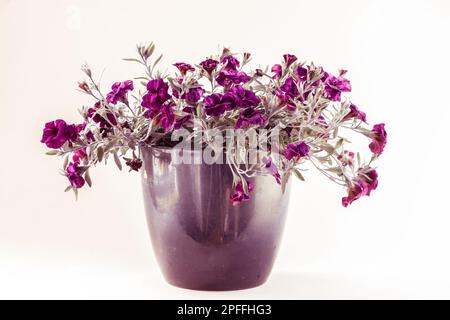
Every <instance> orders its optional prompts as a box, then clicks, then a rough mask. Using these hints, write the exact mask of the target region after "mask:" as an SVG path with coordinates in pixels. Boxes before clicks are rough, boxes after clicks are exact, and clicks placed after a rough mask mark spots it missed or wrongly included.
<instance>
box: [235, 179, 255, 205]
mask: <svg viewBox="0 0 450 320" xmlns="http://www.w3.org/2000/svg"><path fill="white" fill-rule="evenodd" d="M246 182H247V189H248V192H249V193H250V192H252V191H253V188H254V185H253V183H252V182H251V181H246ZM230 200H231V201H232V202H233V206H236V205H238V204H240V203H241V202H244V201H248V200H250V195H249V194H247V193H246V192H245V191H244V187H243V185H242V181H239V182H238V184H237V185H236V187H235V188H234V193H233V194H232V195H230Z"/></svg>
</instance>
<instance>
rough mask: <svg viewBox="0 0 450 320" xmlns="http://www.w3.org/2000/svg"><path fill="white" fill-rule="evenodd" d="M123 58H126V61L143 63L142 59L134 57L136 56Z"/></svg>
mask: <svg viewBox="0 0 450 320" xmlns="http://www.w3.org/2000/svg"><path fill="white" fill-rule="evenodd" d="M122 60H124V61H131V62H137V63H140V64H142V61H139V60H138V59H134V58H125V59H122Z"/></svg>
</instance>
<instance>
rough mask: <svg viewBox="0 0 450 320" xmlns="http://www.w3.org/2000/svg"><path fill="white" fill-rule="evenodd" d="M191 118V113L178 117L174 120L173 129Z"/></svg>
mask: <svg viewBox="0 0 450 320" xmlns="http://www.w3.org/2000/svg"><path fill="white" fill-rule="evenodd" d="M191 119H192V115H191V114H188V115H185V116H184V117H181V118H180V119H178V120H177V121H175V124H174V128H175V129H180V128H181V127H182V126H183V125H184V124H186V123H187V122H189V121H190V120H191Z"/></svg>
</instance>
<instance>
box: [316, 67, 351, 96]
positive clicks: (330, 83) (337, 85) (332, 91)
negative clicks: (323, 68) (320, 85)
mask: <svg viewBox="0 0 450 320" xmlns="http://www.w3.org/2000/svg"><path fill="white" fill-rule="evenodd" d="M322 79H323V81H324V83H325V92H326V93H327V94H328V97H329V98H330V100H332V101H341V93H342V92H350V91H351V90H352V87H351V85H350V81H349V80H347V79H345V78H343V77H335V76H333V75H331V74H328V73H327V72H325V73H324V77H323V78H322Z"/></svg>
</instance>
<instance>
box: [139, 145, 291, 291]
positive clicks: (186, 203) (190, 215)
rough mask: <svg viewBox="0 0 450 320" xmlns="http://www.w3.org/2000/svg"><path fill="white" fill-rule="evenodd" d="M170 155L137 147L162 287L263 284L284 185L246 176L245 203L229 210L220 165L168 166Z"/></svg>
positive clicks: (226, 171)
mask: <svg viewBox="0 0 450 320" xmlns="http://www.w3.org/2000/svg"><path fill="white" fill-rule="evenodd" d="M174 152H175V151H174V150H173V149H162V148H149V147H143V148H142V155H143V161H144V166H143V169H142V186H143V192H144V203H145V210H146V216H147V222H148V228H149V231H150V237H151V240H152V244H153V249H154V252H155V256H156V259H157V260H158V263H159V265H160V267H161V270H162V272H163V274H164V276H165V278H166V280H167V282H169V283H170V284H172V285H174V286H177V287H181V288H187V289H195V290H238V289H246V288H251V287H255V286H258V285H261V284H262V283H264V282H265V281H266V279H267V278H268V276H269V274H270V271H271V269H272V265H273V263H274V260H275V257H276V253H277V251H278V247H279V244H280V239H281V235H282V232H283V228H284V224H285V218H286V211H287V206H288V199H289V184H288V185H287V186H286V189H285V191H284V192H282V190H281V187H280V186H279V185H278V184H277V183H276V182H275V179H274V178H273V177H272V176H259V177H256V178H254V179H251V181H252V182H253V183H254V190H253V191H252V193H251V199H250V200H249V201H247V202H243V203H241V204H240V205H237V206H235V207H233V205H232V202H231V201H230V200H229V196H230V192H231V191H232V190H231V189H232V181H233V177H232V173H231V171H230V168H229V167H228V165H227V164H212V165H208V164H175V163H174V161H173V158H174ZM192 154H193V152H192Z"/></svg>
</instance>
